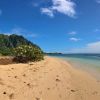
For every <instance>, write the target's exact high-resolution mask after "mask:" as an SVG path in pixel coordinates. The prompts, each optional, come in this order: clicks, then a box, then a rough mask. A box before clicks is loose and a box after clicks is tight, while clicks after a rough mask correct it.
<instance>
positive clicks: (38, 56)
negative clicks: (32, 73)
mask: <svg viewBox="0 0 100 100" xmlns="http://www.w3.org/2000/svg"><path fill="white" fill-rule="evenodd" d="M14 54H15V58H14V61H17V62H21V63H25V62H28V61H40V60H43V52H42V50H41V49H39V48H35V47H33V46H31V45H21V46H18V47H16V48H15V49H14Z"/></svg>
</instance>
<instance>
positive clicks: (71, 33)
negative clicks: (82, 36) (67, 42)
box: [68, 31, 77, 35]
mask: <svg viewBox="0 0 100 100" xmlns="http://www.w3.org/2000/svg"><path fill="white" fill-rule="evenodd" d="M68 34H70V35H76V34H77V32H75V31H72V32H69V33H68Z"/></svg>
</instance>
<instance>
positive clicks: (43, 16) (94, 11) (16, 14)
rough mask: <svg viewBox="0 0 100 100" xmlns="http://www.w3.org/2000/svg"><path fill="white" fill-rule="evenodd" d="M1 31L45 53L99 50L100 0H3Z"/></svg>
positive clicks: (1, 4) (0, 20) (0, 18)
mask: <svg viewBox="0 0 100 100" xmlns="http://www.w3.org/2000/svg"><path fill="white" fill-rule="evenodd" d="M0 33H3V34H8V35H9V34H14V33H15V34H18V35H23V36H24V37H25V38H27V39H28V40H30V41H32V42H33V43H35V44H38V45H39V46H40V47H41V48H42V49H43V50H44V51H45V52H62V53H100V0H0Z"/></svg>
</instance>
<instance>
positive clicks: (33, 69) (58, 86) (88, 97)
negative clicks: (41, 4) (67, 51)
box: [0, 57, 100, 100]
mask: <svg viewBox="0 0 100 100" xmlns="http://www.w3.org/2000/svg"><path fill="white" fill-rule="evenodd" d="M0 100H100V82H99V81H97V80H96V79H95V78H94V77H92V76H91V75H89V74H88V73H87V72H83V71H80V70H78V69H75V68H74V67H73V66H71V65H70V64H69V63H67V62H66V61H63V60H61V59H58V58H51V57H45V60H43V61H40V62H36V63H34V62H32V63H28V64H9V65H0Z"/></svg>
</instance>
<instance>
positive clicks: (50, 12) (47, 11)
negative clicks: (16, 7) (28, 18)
mask: <svg viewBox="0 0 100 100" xmlns="http://www.w3.org/2000/svg"><path fill="white" fill-rule="evenodd" d="M41 12H42V13H43V14H46V15H48V16H50V17H54V14H53V11H52V10H50V9H49V8H41Z"/></svg>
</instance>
